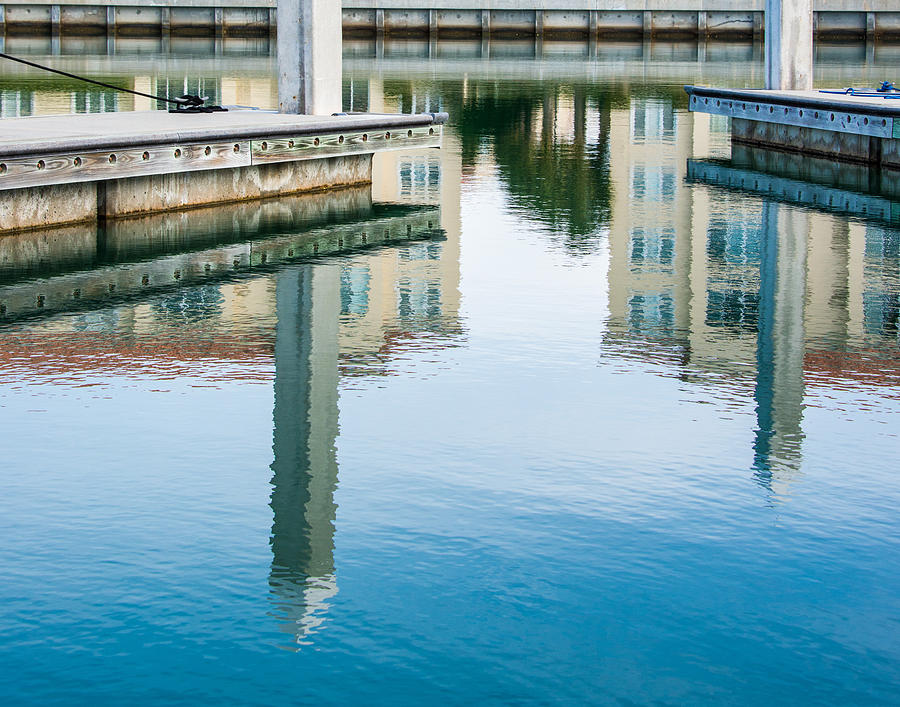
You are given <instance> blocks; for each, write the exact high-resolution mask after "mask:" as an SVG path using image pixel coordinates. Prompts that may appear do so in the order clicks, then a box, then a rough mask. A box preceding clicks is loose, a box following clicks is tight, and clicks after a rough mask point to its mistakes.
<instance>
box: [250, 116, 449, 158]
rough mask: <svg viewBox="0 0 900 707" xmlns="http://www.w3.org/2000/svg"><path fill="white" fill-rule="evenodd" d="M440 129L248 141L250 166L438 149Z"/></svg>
mask: <svg viewBox="0 0 900 707" xmlns="http://www.w3.org/2000/svg"><path fill="white" fill-rule="evenodd" d="M440 140H441V126H439V125H434V126H425V127H416V128H394V129H389V130H372V131H354V132H345V133H334V134H329V135H300V136H296V137H276V138H272V139H264V140H252V141H251V147H250V149H251V154H252V158H253V162H254V164H258V163H263V162H290V161H293V160H310V159H321V158H323V157H332V156H335V155H353V154H364V153H367V152H383V151H385V150H402V149H409V148H413V147H439V146H440Z"/></svg>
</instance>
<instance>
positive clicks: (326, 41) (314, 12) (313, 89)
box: [277, 0, 342, 115]
mask: <svg viewBox="0 0 900 707" xmlns="http://www.w3.org/2000/svg"><path fill="white" fill-rule="evenodd" d="M277 55H278V110H279V112H281V113H303V114H306V115H330V114H331V113H337V112H340V110H341V102H342V99H341V74H342V67H341V4H340V3H338V2H334V1H333V0H278V40H277Z"/></svg>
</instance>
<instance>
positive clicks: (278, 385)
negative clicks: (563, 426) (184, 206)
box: [0, 150, 462, 649]
mask: <svg viewBox="0 0 900 707" xmlns="http://www.w3.org/2000/svg"><path fill="white" fill-rule="evenodd" d="M444 154H446V153H437V152H436V151H431V150H429V151H424V152H423V151H410V152H407V151H398V152H394V153H390V154H385V155H380V156H379V157H378V158H377V159H376V160H375V165H374V172H375V183H374V185H372V186H365V187H354V188H349V189H343V190H338V191H332V192H328V193H320V194H308V195H301V196H292V197H286V198H279V199H269V200H265V201H259V202H249V203H240V204H227V205H218V206H215V207H210V208H204V209H195V210H191V211H186V212H175V213H168V214H161V215H152V216H147V217H142V218H133V219H127V220H120V221H112V222H109V223H107V224H106V225H105V226H104V227H102V228H101V227H97V226H95V225H94V226H88V225H82V226H75V227H68V228H63V229H55V230H45V231H35V232H28V233H20V234H17V235H11V236H6V237H4V238H2V239H0V328H2V329H3V331H4V337H3V338H2V346H0V359H2V360H3V361H4V362H5V370H6V372H7V374H8V375H10V376H14V377H15V376H19V375H21V376H22V377H27V378H28V379H33V378H34V377H36V376H37V377H40V376H47V377H50V378H52V379H53V380H54V381H55V382H57V383H59V384H67V383H68V384H71V385H85V384H91V385H98V383H97V381H96V379H92V378H91V376H92V374H97V373H99V372H105V371H108V372H110V373H113V374H116V375H122V374H123V373H125V374H126V375H131V376H135V377H143V376H146V377H149V378H151V379H158V380H160V381H166V380H169V381H172V380H177V379H178V378H179V377H180V376H190V377H192V378H195V379H196V378H200V379H205V380H206V382H207V383H213V384H215V383H216V382H219V381H226V380H232V381H233V380H239V381H242V382H269V381H272V384H273V389H274V409H273V414H272V422H273V427H272V453H273V458H272V462H271V467H270V468H271V496H270V499H269V505H270V507H271V510H272V525H271V535H270V546H271V567H270V572H269V580H268V581H269V587H270V600H271V605H272V615H273V616H274V617H275V618H276V621H277V624H278V627H279V628H280V629H281V630H282V631H283V632H285V633H287V634H288V635H289V636H290V641H289V646H290V647H292V648H294V649H296V648H298V647H299V646H302V645H304V644H307V643H309V641H310V640H312V635H313V634H314V633H315V631H316V629H317V628H318V627H319V626H320V625H321V624H322V622H323V621H324V620H325V618H326V613H327V608H328V606H329V602H330V599H331V597H333V596H334V595H335V594H336V592H337V591H338V584H337V572H336V568H335V563H334V522H335V515H336V510H337V507H336V504H335V501H334V490H335V488H336V486H337V480H338V462H337V457H336V453H335V440H336V438H337V435H338V430H339V425H338V393H339V388H340V386H341V380H342V378H357V377H359V376H373V375H384V374H387V373H390V372H392V370H393V369H394V367H395V366H396V365H397V361H398V360H401V359H402V358H403V357H404V351H405V350H406V349H407V348H409V347H419V346H426V347H429V348H436V347H442V346H453V345H455V344H456V339H457V338H458V336H459V334H460V333H461V332H462V326H461V324H460V319H459V255H458V249H459V180H458V179H455V180H454V181H452V182H450V183H449V184H448V183H446V182H444V181H443V180H442V179H441V175H442V172H446V173H447V174H449V175H453V176H456V175H458V174H459V167H458V165H457V164H456V162H457V159H458V158H457V157H454V156H453V155H448V156H447V157H443V156H442V155H444ZM373 197H374V198H373ZM376 199H377V200H376ZM444 205H446V208H444ZM88 381H90V383H88ZM161 385H166V384H165V383H163V384H161Z"/></svg>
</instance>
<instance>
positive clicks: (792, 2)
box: [765, 0, 813, 91]
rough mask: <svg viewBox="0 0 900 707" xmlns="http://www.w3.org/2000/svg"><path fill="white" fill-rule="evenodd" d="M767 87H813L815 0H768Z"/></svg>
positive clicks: (787, 88)
mask: <svg viewBox="0 0 900 707" xmlns="http://www.w3.org/2000/svg"><path fill="white" fill-rule="evenodd" d="M765 51H766V88H767V89H776V90H804V91H808V90H810V89H812V78H813V76H812V67H813V12H812V0H766V49H765Z"/></svg>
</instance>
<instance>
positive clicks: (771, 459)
mask: <svg viewBox="0 0 900 707" xmlns="http://www.w3.org/2000/svg"><path fill="white" fill-rule="evenodd" d="M808 219H809V217H808V215H807V214H805V213H803V212H802V211H796V210H793V209H788V208H785V207H783V206H780V205H778V204H775V203H771V202H766V203H765V204H763V220H762V228H763V233H762V238H761V243H762V261H761V264H760V287H759V334H758V343H757V377H756V393H755V397H756V415H757V431H756V441H755V443H754V456H755V462H754V468H755V470H756V475H757V478H758V480H759V481H760V483H762V484H764V485H765V486H766V487H768V488H770V489H772V490H773V491H774V492H776V493H782V492H783V491H784V490H786V489H785V488H784V487H785V486H786V485H787V484H788V483H790V481H791V480H792V477H793V475H794V474H795V473H796V472H797V471H798V469H799V466H800V462H801V444H802V441H803V430H802V428H801V422H802V419H803V394H804V382H803V356H804V351H805V343H806V337H805V331H804V321H803V310H804V302H805V299H806V247H807V246H806V241H807V234H808V233H809V221H808Z"/></svg>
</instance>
